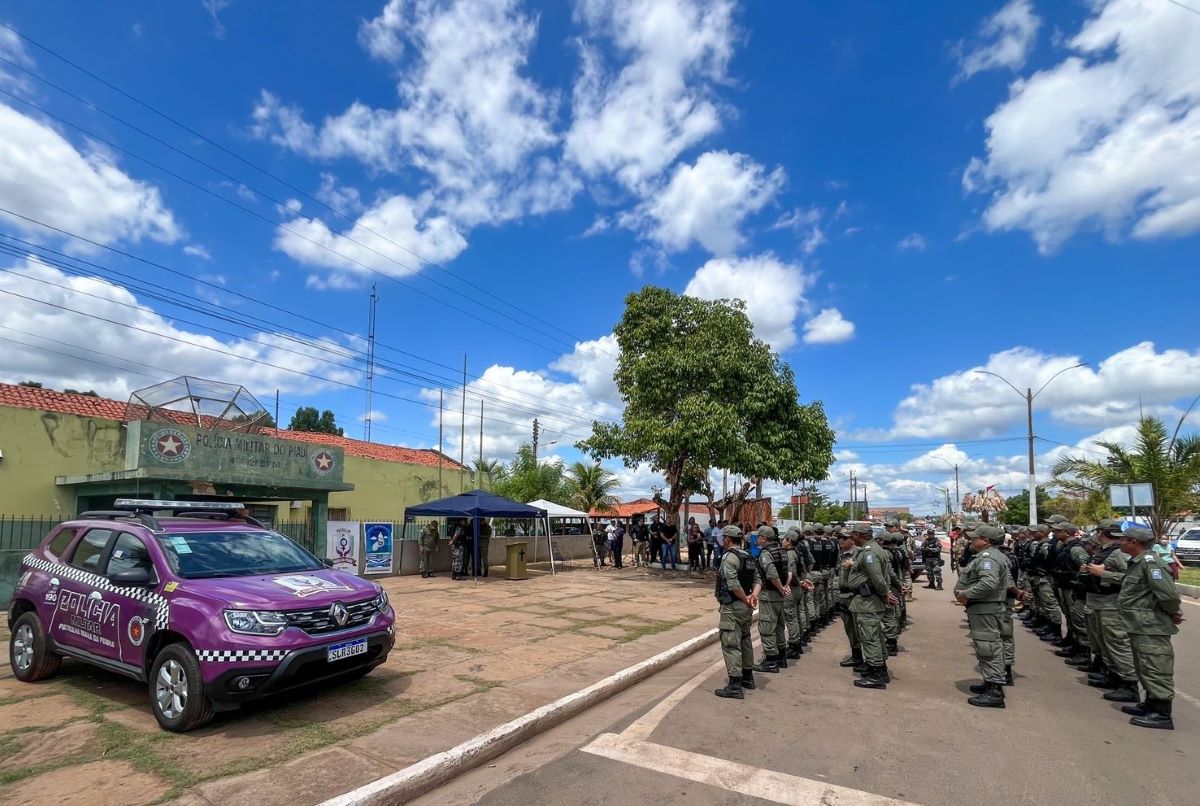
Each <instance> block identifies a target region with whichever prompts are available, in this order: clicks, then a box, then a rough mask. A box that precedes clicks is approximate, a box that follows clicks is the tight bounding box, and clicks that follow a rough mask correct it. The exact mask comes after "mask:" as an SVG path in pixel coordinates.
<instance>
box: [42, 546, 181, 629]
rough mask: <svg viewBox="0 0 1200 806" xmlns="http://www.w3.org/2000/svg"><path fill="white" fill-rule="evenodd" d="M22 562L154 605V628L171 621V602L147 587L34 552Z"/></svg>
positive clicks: (98, 588) (100, 589)
mask: <svg viewBox="0 0 1200 806" xmlns="http://www.w3.org/2000/svg"><path fill="white" fill-rule="evenodd" d="M21 562H23V563H24V564H25V566H26V567H27V568H32V569H34V570H35V571H42V572H44V573H47V574H53V575H54V576H56V577H64V578H66V579H69V580H71V581H72V582H80V583H83V584H84V585H91V586H92V587H94V588H95V589H96V590H99V591H108V592H110V593H119V594H121V595H122V596H128V597H129V598H130V599H137V600H138V601H139V602H145V603H146V604H148V605H152V606H153V607H154V629H156V630H165V629H166V628H167V624H169V623H170V620H171V602H170V601H169V600H167V599H166V598H165V597H163V596H160V595H159V594H157V593H155V592H154V591H150V590H146V589H145V588H134V587H122V586H117V585H114V584H112V583H111V582H109V581H108V577H104V576H100V575H99V574H93V573H92V572H90V571H84V570H83V569H81V568H75V567H74V566H70V565H63V564H61V563H52V562H50V561H48V560H43V559H42V558H41V557H35V556H34V555H32V554H26V555H25V559H23V560H22V561H21Z"/></svg>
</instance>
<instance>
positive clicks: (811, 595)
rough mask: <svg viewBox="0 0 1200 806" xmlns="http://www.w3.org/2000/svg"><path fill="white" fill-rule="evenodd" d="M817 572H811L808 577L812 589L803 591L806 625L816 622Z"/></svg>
mask: <svg viewBox="0 0 1200 806" xmlns="http://www.w3.org/2000/svg"><path fill="white" fill-rule="evenodd" d="M817 574H818V572H817V571H813V572H812V573H811V574H809V575H808V578H809V581H811V582H812V583H813V589H812V590H810V591H803V596H804V615H805V617H806V618H807V619H808V623H809V624H812V623H813V622H814V621H816V620H817V615H818V614H817Z"/></svg>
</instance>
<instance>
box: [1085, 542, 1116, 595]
mask: <svg viewBox="0 0 1200 806" xmlns="http://www.w3.org/2000/svg"><path fill="white" fill-rule="evenodd" d="M1120 550H1121V544H1120V543H1111V544H1109V545H1107V546H1105V547H1104V548H1102V549H1100V551H1098V552H1096V556H1095V557H1093V558H1092V563H1093V564H1094V565H1104V563H1105V562H1106V561H1107V560H1108V558H1109V557H1111V556H1112V553H1113V552H1114V551H1120ZM1083 589H1084V590H1085V591H1087V592H1088V593H1095V594H1099V595H1100V596H1111V595H1113V594H1114V593H1120V592H1121V583H1119V582H1106V581H1104V580H1103V579H1101V578H1100V577H1096V576H1092V575H1091V574H1088V575H1087V577H1086V578H1084V580H1083Z"/></svg>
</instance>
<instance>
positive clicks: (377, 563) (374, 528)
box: [363, 523, 392, 574]
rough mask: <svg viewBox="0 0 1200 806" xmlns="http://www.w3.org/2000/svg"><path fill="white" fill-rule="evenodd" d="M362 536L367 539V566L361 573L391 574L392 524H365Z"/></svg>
mask: <svg viewBox="0 0 1200 806" xmlns="http://www.w3.org/2000/svg"><path fill="white" fill-rule="evenodd" d="M363 534H364V535H366V538H367V566H366V569H365V570H364V571H363V573H364V574H390V573H392V524H390V523H365V524H363Z"/></svg>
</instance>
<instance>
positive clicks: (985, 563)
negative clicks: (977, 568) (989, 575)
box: [983, 560, 992, 571]
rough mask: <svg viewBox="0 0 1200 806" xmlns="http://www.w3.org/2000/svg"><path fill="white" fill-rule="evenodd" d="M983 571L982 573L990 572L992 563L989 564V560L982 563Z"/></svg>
mask: <svg viewBox="0 0 1200 806" xmlns="http://www.w3.org/2000/svg"><path fill="white" fill-rule="evenodd" d="M983 570H984V571H991V570H992V563H991V561H990V560H985V561H984V563H983Z"/></svg>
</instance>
